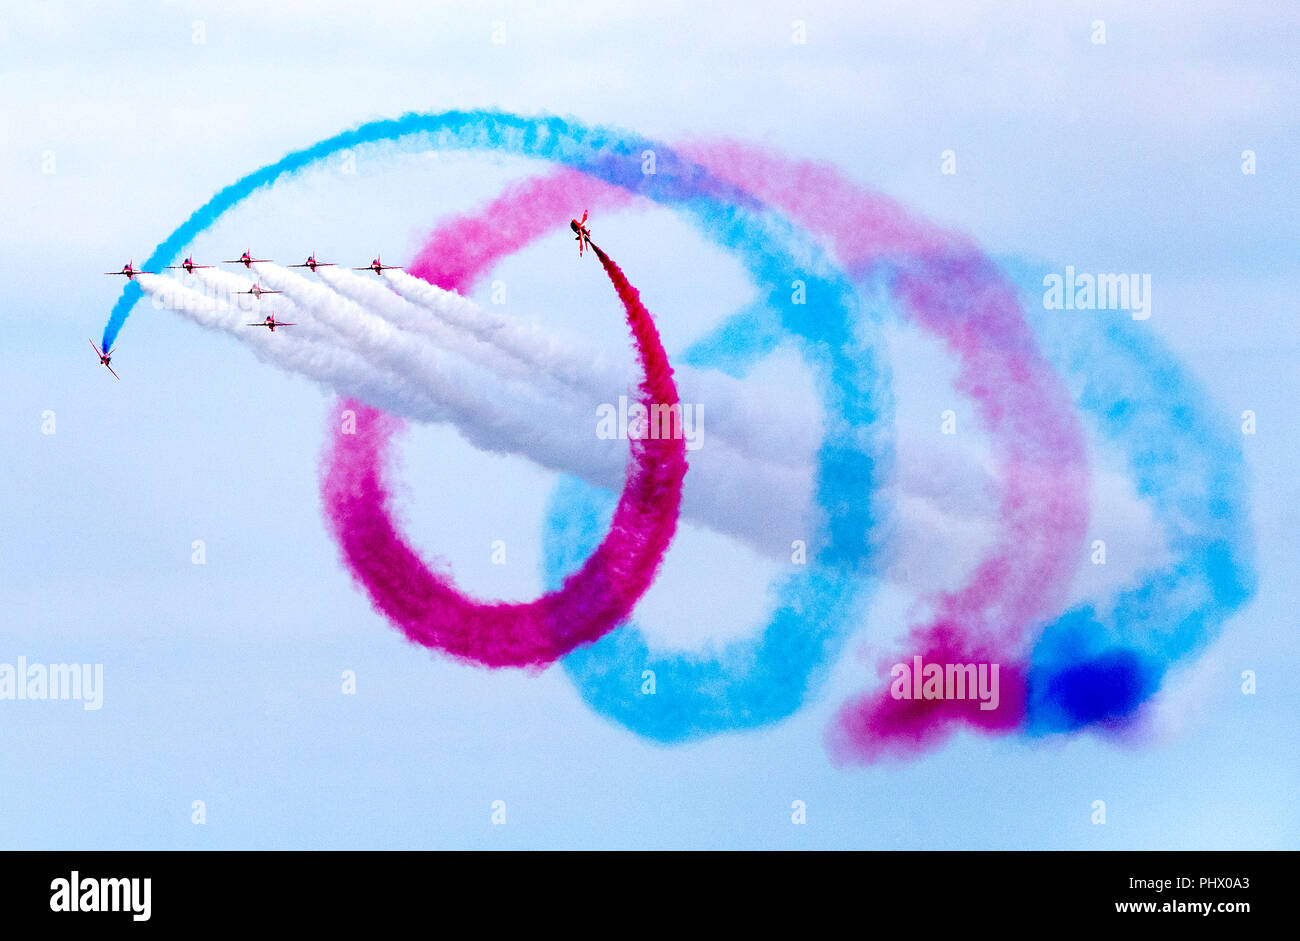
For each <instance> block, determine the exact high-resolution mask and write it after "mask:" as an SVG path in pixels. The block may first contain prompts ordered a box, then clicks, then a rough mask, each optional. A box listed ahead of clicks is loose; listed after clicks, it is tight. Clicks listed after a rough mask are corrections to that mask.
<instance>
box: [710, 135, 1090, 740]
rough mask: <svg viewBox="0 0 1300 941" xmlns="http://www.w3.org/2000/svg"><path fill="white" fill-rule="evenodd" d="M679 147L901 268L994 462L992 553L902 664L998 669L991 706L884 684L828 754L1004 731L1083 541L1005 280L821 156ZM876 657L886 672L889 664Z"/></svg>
mask: <svg viewBox="0 0 1300 941" xmlns="http://www.w3.org/2000/svg"><path fill="white" fill-rule="evenodd" d="M685 153H686V154H687V156H689V157H691V158H692V159H694V160H695V161H697V162H698V163H700V164H702V165H703V166H704V167H705V168H707V169H708V170H709V171H710V172H712V173H713V174H714V175H715V176H717V177H718V178H720V179H722V180H725V181H727V182H729V183H731V184H732V185H735V186H737V187H739V188H741V189H744V190H747V191H748V192H750V193H752V194H753V195H754V196H756V197H758V198H759V199H760V200H762V201H764V202H766V203H767V204H768V205H771V206H773V207H775V208H777V209H780V210H781V211H783V212H785V213H786V214H787V215H788V216H789V217H790V218H791V219H792V220H793V221H795V222H797V223H798V224H800V225H802V226H804V227H805V228H807V229H808V230H810V231H812V232H814V233H817V234H820V235H822V236H823V237H825V238H826V240H827V242H828V243H829V246H830V248H831V249H832V250H833V252H834V254H835V255H836V256H838V259H839V261H840V263H841V264H842V265H844V266H845V268H847V269H848V270H849V272H850V273H851V274H853V275H857V276H865V275H867V274H869V273H870V272H871V271H872V270H873V269H874V268H875V267H876V266H877V265H879V264H881V263H888V262H893V263H895V264H897V265H898V266H899V274H898V277H897V279H896V281H895V290H896V291H897V293H898V296H899V297H900V299H901V300H902V302H903V304H904V306H905V308H906V309H907V310H908V312H909V313H910V314H911V316H912V317H913V318H914V319H915V321H916V323H917V324H918V325H919V326H920V327H921V328H922V329H924V330H926V331H928V332H930V333H932V334H934V335H935V336H937V337H938V338H940V339H941V340H942V341H943V342H944V344H945V345H946V346H947V348H948V349H949V351H950V352H952V353H953V354H954V355H955V356H956V357H957V359H958V363H959V373H958V380H957V387H958V390H959V391H961V392H963V393H964V394H966V395H968V396H969V397H970V398H971V399H972V400H973V402H974V404H975V406H976V409H977V412H978V414H979V417H980V418H981V419H982V421H983V424H984V426H985V428H986V429H987V431H988V433H989V435H990V436H991V438H992V439H993V442H994V444H995V446H996V448H997V453H998V454H999V455H1000V457H1001V460H1002V467H1003V480H1002V484H1003V494H1002V499H1001V513H1000V525H999V532H998V535H997V538H996V542H995V545H994V548H993V549H992V551H991V552H990V554H989V555H988V556H987V557H986V558H985V559H984V560H983V561H982V562H981V563H980V565H979V566H978V568H977V569H976V571H975V573H974V576H973V577H972V578H971V580H970V581H969V582H968V584H967V585H966V586H965V587H964V588H962V589H961V590H959V591H957V592H955V593H952V594H945V595H943V596H941V597H939V598H937V599H935V600H934V602H935V603H934V614H933V616H932V617H931V619H930V620H929V622H928V623H925V624H921V625H917V626H915V627H913V628H912V629H911V631H910V632H909V635H908V638H907V641H906V642H905V644H904V651H905V653H904V654H903V655H902V656H901V657H900V658H899V659H901V660H904V661H908V662H910V661H911V658H912V656H914V655H916V654H920V655H921V656H922V658H923V660H924V661H925V662H927V663H939V664H946V663H973V662H985V663H1000V664H1001V669H1000V673H1001V687H1002V690H1001V703H1000V705H999V708H998V709H995V710H987V711H986V710H981V709H979V704H978V703H977V702H975V701H973V700H969V699H968V700H953V699H930V700H926V699H908V700H899V699H894V698H893V697H892V696H891V695H890V693H889V690H888V688H884V689H881V690H879V691H877V692H876V693H873V694H865V695H863V696H860V697H858V698H856V699H853V700H851V701H850V702H848V703H847V704H846V705H844V706H843V707H842V708H841V710H840V712H839V714H838V716H837V717H836V719H835V722H834V724H833V726H832V729H831V732H830V745H831V749H832V752H833V753H834V754H835V756H836V757H837V758H839V759H840V760H843V761H874V760H878V759H881V758H885V757H906V756H909V755H912V754H914V753H916V752H918V751H920V750H922V749H924V748H927V747H931V746H933V745H935V744H937V743H938V742H940V741H942V740H943V738H945V737H946V735H947V734H948V732H949V731H951V729H952V728H953V727H954V726H955V725H957V724H959V723H962V724H965V725H967V726H969V727H971V728H973V729H975V730H978V731H983V732H1005V731H1010V730H1011V729H1014V728H1016V727H1017V726H1019V725H1020V724H1021V722H1022V720H1023V717H1024V712H1025V679H1024V677H1025V672H1026V665H1025V664H1024V663H1023V659H1024V657H1025V656H1026V650H1025V648H1026V643H1027V641H1028V640H1029V639H1030V638H1029V636H1028V635H1029V632H1030V631H1031V630H1032V629H1033V628H1034V627H1035V626H1037V625H1038V624H1039V623H1040V622H1041V620H1042V619H1043V618H1045V617H1046V616H1047V615H1048V614H1050V613H1051V612H1052V611H1054V610H1055V609H1057V608H1058V607H1059V606H1060V604H1061V603H1062V602H1063V601H1064V599H1065V595H1066V591H1067V589H1068V586H1069V579H1070V576H1071V574H1072V573H1073V572H1074V569H1075V565H1076V564H1077V559H1078V558H1079V553H1080V551H1081V546H1082V542H1083V538H1084V532H1085V526H1086V524H1087V519H1088V504H1087V494H1088V480H1089V469H1088V464H1087V455H1086V451H1085V448H1084V439H1083V430H1082V427H1081V425H1080V423H1079V420H1078V418H1077V417H1076V415H1075V412H1074V409H1073V408H1072V404H1071V400H1070V395H1069V392H1068V390H1067V389H1066V388H1065V386H1064V384H1063V383H1062V382H1061V381H1060V380H1059V378H1058V377H1057V376H1056V373H1055V371H1054V370H1053V369H1052V368H1051V366H1050V364H1049V363H1048V361H1047V359H1046V358H1045V357H1044V356H1043V355H1042V354H1041V353H1040V352H1039V350H1038V347H1037V343H1036V341H1035V339H1034V336H1033V333H1032V331H1031V330H1030V328H1029V326H1028V325H1027V324H1026V323H1025V320H1024V318H1023V316H1022V314H1021V311H1020V307H1019V303H1018V301H1017V298H1016V293H1015V290H1014V289H1013V288H1012V287H1011V286H1010V285H1008V284H1007V283H1006V282H1005V281H1004V280H1003V279H1002V278H1001V276H1000V275H999V274H998V272H997V270H996V269H995V267H994V266H993V264H992V263H991V262H990V261H989V260H987V259H986V258H984V257H983V256H982V255H981V254H980V253H979V251H978V250H977V249H976V248H975V247H974V246H973V244H972V243H970V242H969V241H968V240H966V239H964V238H960V237H958V236H956V235H953V234H951V233H948V232H945V231H943V230H941V229H938V228H936V227H934V226H931V225H928V224H924V223H921V222H917V221H915V220H913V219H912V218H911V217H910V216H909V215H908V213H907V212H906V211H905V210H904V209H903V208H902V207H901V206H899V205H898V204H897V203H895V202H893V201H892V200H890V199H888V198H886V197H884V196H881V195H879V194H876V193H871V192H868V191H866V190H864V189H863V188H862V187H860V186H859V185H858V184H855V183H853V182H851V181H849V180H847V179H846V178H844V177H843V176H841V175H840V174H839V173H838V171H836V170H835V169H833V168H831V167H829V166H824V165H818V164H813V163H806V162H792V161H789V160H787V159H785V158H783V157H780V156H777V155H774V154H770V153H767V152H764V151H760V150H758V149H756V148H753V147H751V146H748V145H745V144H741V143H738V142H730V141H727V142H721V143H705V144H701V145H698V146H695V147H691V148H687V149H686V150H685ZM881 666H882V673H887V672H888V670H889V662H888V661H886V662H885V663H882V664H881ZM913 679H914V682H917V683H918V684H919V682H920V678H919V677H915V678H913Z"/></svg>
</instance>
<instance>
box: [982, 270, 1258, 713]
mask: <svg viewBox="0 0 1300 941" xmlns="http://www.w3.org/2000/svg"><path fill="white" fill-rule="evenodd" d="M1002 266H1003V267H1004V269H1006V268H1015V269H1016V280H1017V281H1018V283H1020V284H1021V285H1022V287H1023V290H1024V291H1025V292H1026V293H1027V294H1028V295H1029V296H1030V298H1031V299H1030V300H1029V301H1028V302H1027V303H1026V304H1025V305H1024V307H1025V309H1026V310H1027V311H1029V312H1030V316H1031V321H1032V323H1033V325H1034V328H1035V331H1036V332H1037V334H1038V336H1039V339H1040V342H1041V344H1042V348H1043V351H1044V353H1045V355H1047V357H1048V358H1049V360H1050V361H1051V362H1052V363H1053V365H1054V366H1056V368H1057V370H1058V371H1060V373H1061V375H1062V376H1063V377H1064V378H1065V380H1066V382H1067V383H1068V384H1069V385H1070V386H1071V388H1072V392H1073V394H1074V396H1075V400H1076V404H1077V405H1078V407H1079V408H1082V409H1084V410H1086V411H1088V412H1090V413H1092V415H1093V416H1094V417H1095V419H1096V422H1097V426H1098V428H1099V429H1100V433H1101V434H1102V435H1103V437H1105V438H1106V439H1108V440H1110V441H1112V442H1113V443H1114V444H1116V445H1117V446H1118V447H1119V448H1120V449H1121V450H1122V452H1123V454H1124V455H1125V457H1126V458H1127V460H1128V462H1129V466H1130V469H1131V470H1132V472H1133V474H1134V481H1135V484H1136V488H1137V492H1138V494H1139V495H1140V496H1142V497H1144V498H1146V499H1148V500H1150V501H1151V503H1152V505H1153V507H1154V510H1155V516H1156V519H1157V520H1158V521H1159V523H1160V525H1161V526H1162V528H1163V530H1164V534H1165V540H1166V543H1167V545H1168V548H1169V551H1170V553H1171V554H1172V556H1173V557H1174V561H1173V562H1172V564H1170V565H1169V566H1167V567H1166V568H1163V569H1161V570H1158V571H1155V572H1151V573H1148V574H1146V575H1145V576H1144V577H1143V578H1142V580H1141V582H1140V583H1139V584H1138V585H1137V586H1136V587H1133V588H1130V589H1128V590H1125V591H1123V592H1121V593H1120V594H1119V595H1118V597H1117V598H1116V599H1115V602H1114V605H1113V607H1111V609H1110V610H1109V611H1108V612H1107V613H1105V614H1104V615H1103V614H1101V613H1099V612H1098V611H1097V609H1096V607H1095V606H1093V605H1081V606H1078V607H1076V608H1074V609H1072V610H1070V611H1067V612H1066V613H1065V614H1063V615H1062V616H1061V617H1060V618H1058V619H1056V620H1055V621H1054V622H1052V623H1051V624H1049V625H1048V626H1047V627H1046V628H1045V629H1044V630H1043V633H1042V635H1041V637H1040V638H1039V641H1038V643H1037V645H1036V646H1035V648H1034V651H1033V654H1032V658H1031V661H1030V671H1029V675H1028V686H1029V702H1028V715H1027V718H1026V724H1027V728H1028V731H1029V732H1030V733H1031V734H1039V735H1041V734H1048V733H1052V732H1069V731H1074V730H1076V729H1080V728H1083V727H1085V726H1090V725H1102V726H1106V725H1111V724H1115V723H1117V722H1119V721H1121V720H1123V719H1124V718H1126V717H1129V716H1131V715H1132V714H1133V713H1134V712H1135V711H1136V710H1137V709H1138V707H1139V706H1140V705H1141V704H1142V703H1143V702H1145V701H1146V700H1148V699H1150V697H1151V696H1152V695H1153V694H1154V693H1155V692H1156V691H1157V690H1158V689H1159V687H1160V685H1161V683H1162V681H1163V680H1164V678H1165V675H1166V673H1167V671H1168V670H1169V669H1170V668H1171V667H1172V666H1174V665H1175V664H1176V663H1178V662H1180V661H1182V660H1185V659H1186V658H1188V657H1191V656H1193V655H1195V654H1196V653H1198V652H1199V651H1200V650H1202V649H1203V648H1204V647H1205V646H1206V645H1207V644H1208V643H1209V642H1210V641H1211V640H1213V639H1214V638H1215V637H1216V636H1218V634H1219V632H1220V630H1221V629H1222V626H1223V624H1224V622H1225V621H1226V620H1227V619H1228V618H1229V617H1230V616H1231V615H1232V614H1233V612H1235V611H1236V610H1237V609H1238V608H1240V607H1241V605H1242V604H1244V603H1245V602H1246V600H1247V599H1248V598H1250V596H1251V595H1252V594H1253V593H1254V590H1255V574H1254V567H1253V558H1252V550H1251V544H1250V532H1249V527H1248V524H1247V520H1246V514H1245V506H1246V493H1245V489H1246V488H1245V481H1244V479H1243V477H1244V473H1243V459H1242V447H1241V440H1240V438H1239V437H1236V436H1234V434H1233V431H1232V427H1233V426H1232V422H1231V420H1227V421H1225V420H1224V419H1223V418H1221V417H1218V416H1215V415H1214V414H1213V411H1212V409H1211V407H1210V405H1209V404H1208V399H1207V396H1206V394H1205V392H1204V391H1203V390H1202V389H1201V388H1200V386H1199V385H1198V384H1197V383H1196V382H1195V381H1194V380H1193V379H1192V378H1191V377H1190V376H1188V375H1187V374H1186V372H1185V371H1184V370H1183V368H1182V367H1181V366H1180V365H1179V364H1178V363H1177V362H1176V361H1175V360H1174V359H1173V357H1172V356H1171V355H1170V354H1169V352H1168V351H1166V350H1165V349H1163V348H1162V347H1161V345H1160V344H1159V342H1158V341H1157V340H1156V339H1155V337H1154V335H1153V333H1152V331H1151V329H1150V328H1149V327H1148V326H1146V324H1145V322H1135V321H1133V320H1132V319H1131V318H1130V317H1129V316H1128V315H1127V314H1126V313H1125V312H1123V311H1104V310H1103V311H1072V312H1067V311H1059V310H1044V309H1043V305H1042V304H1041V302H1040V300H1039V299H1040V298H1041V294H1042V287H1041V285H1042V283H1043V275H1044V274H1045V273H1046V269H1043V268H1041V267H1040V266H1038V265H1028V264H1024V263H1016V262H1003V263H1002Z"/></svg>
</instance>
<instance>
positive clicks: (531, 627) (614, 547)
mask: <svg viewBox="0 0 1300 941" xmlns="http://www.w3.org/2000/svg"><path fill="white" fill-rule="evenodd" d="M592 249H593V250H594V251H595V253H596V255H597V257H598V258H599V259H600V262H601V265H602V266H603V267H604V269H605V272H606V274H608V276H609V279H610V282H611V283H612V284H613V285H614V288H615V290H616V291H617V292H618V296H619V300H620V301H621V302H622V304H623V306H624V309H625V310H626V312H627V322H628V326H629V327H630V328H631V331H632V336H633V339H634V341H635V345H636V349H637V354H638V357H639V359H640V362H641V364H642V367H643V369H644V378H643V380H642V382H641V384H640V389H639V397H638V400H639V401H640V402H641V403H642V404H643V405H645V406H646V408H647V409H649V408H650V407H651V406H656V407H659V406H665V407H668V408H677V407H679V404H678V399H677V388H676V385H675V383H674V381H673V371H672V367H671V366H670V365H669V363H668V355H667V354H666V353H665V352H664V349H663V345H662V344H661V342H660V340H659V333H658V330H657V329H656V328H655V325H654V321H653V320H652V319H651V316H650V313H649V312H648V311H647V310H646V309H645V307H644V305H643V304H642V303H641V300H640V296H639V294H638V292H637V290H636V289H635V288H634V287H633V286H632V285H631V284H629V283H628V281H627V278H626V277H625V276H624V275H623V272H622V271H621V270H620V269H619V267H618V265H616V264H615V263H614V262H613V261H612V260H611V259H610V258H609V256H608V255H606V254H605V253H604V252H603V251H601V250H600V249H599V248H598V247H596V246H595V245H592ZM348 407H351V408H353V409H355V410H356V411H357V416H358V417H357V427H356V430H357V432H358V433H357V434H355V435H349V434H340V435H338V436H337V437H336V440H335V446H334V452H333V454H332V455H331V456H330V458H329V459H328V461H327V464H326V469H325V471H324V474H323V479H322V492H323V494H324V496H325V503H326V508H327V515H328V518H329V522H330V525H331V528H332V530H333V531H334V534H335V536H336V538H337V539H338V540H339V544H340V546H341V548H342V551H343V557H344V561H345V562H346V563H347V565H348V567H349V569H350V570H351V571H352V574H353V576H354V577H355V578H356V579H357V581H358V582H359V583H360V584H361V585H362V586H363V587H364V588H365V590H366V591H367V592H368V593H369V595H370V597H371V600H372V601H373V603H374V604H375V607H376V608H378V609H379V610H380V611H382V612H383V613H384V614H385V615H387V616H388V617H389V618H390V619H391V620H392V621H393V622H394V623H395V624H397V625H398V626H399V627H400V628H401V630H402V631H403V633H405V634H406V636H407V637H408V638H410V639H411V640H412V641H414V642H416V643H419V644H422V645H424V646H426V647H431V648H435V649H438V650H442V651H445V652H447V653H449V654H451V655H453V656H455V657H459V658H462V659H465V660H471V661H474V662H477V663H481V664H485V665H487V666H492V667H502V666H511V667H540V666H544V665H546V664H548V663H551V662H553V661H554V660H555V659H556V658H558V657H560V656H563V655H564V654H565V653H567V652H569V651H570V650H572V649H573V648H574V647H575V646H577V645H578V644H582V643H588V642H590V641H593V640H595V639H596V638H598V637H600V636H601V635H602V634H604V633H605V632H606V631H608V630H610V629H611V628H612V627H614V625H616V624H618V623H619V622H620V621H622V620H623V619H624V618H626V617H627V616H628V614H630V613H631V611H632V607H633V606H634V605H635V604H636V601H637V599H639V598H640V597H641V595H642V594H643V593H644V592H645V590H646V589H647V588H649V586H650V583H651V582H652V581H653V579H654V575H655V572H656V571H657V570H658V567H659V564H660V562H661V561H662V559H663V555H664V552H665V551H667V548H668V545H669V543H670V542H671V541H672V537H673V533H674V532H675V531H676V527H677V515H678V510H679V507H680V505H681V494H682V480H683V478H684V477H685V474H686V448H685V444H684V442H683V440H682V439H681V438H680V437H676V438H673V437H655V438H649V437H642V438H630V439H629V451H630V462H629V465H628V473H627V482H626V485H625V487H624V489H623V493H622V495H621V496H620V498H619V502H618V507H617V509H616V510H615V511H614V518H613V521H612V522H611V524H610V527H609V532H608V534H607V535H606V536H605V538H604V540H603V541H602V542H601V544H600V545H599V546H598V547H597V548H596V550H595V551H594V552H593V553H592V554H591V555H590V556H589V557H588V558H587V560H586V561H585V562H584V563H583V565H582V566H581V568H580V569H578V571H577V572H575V573H573V574H572V575H570V576H568V577H567V578H566V579H565V580H564V585H563V587H561V588H560V589H559V590H558V591H552V592H548V593H547V594H545V595H543V596H542V597H540V598H538V599H536V600H534V601H531V602H527V603H505V602H500V603H490V602H489V603H482V602H476V601H474V600H472V599H470V598H468V597H466V596H465V595H464V594H462V593H461V592H460V591H459V590H457V588H456V586H455V584H454V583H453V582H452V580H451V578H450V576H449V575H446V574H442V573H439V572H435V571H433V570H431V569H429V568H428V567H427V566H426V565H424V564H423V563H422V562H421V561H420V560H419V558H418V556H417V555H416V553H415V551H414V550H413V549H411V548H410V547H409V546H408V545H407V544H406V543H405V542H404V541H403V539H402V538H401V536H399V535H398V534H397V533H396V531H395V530H394V528H393V526H392V521H391V519H390V517H389V504H390V503H391V498H390V496H389V494H388V491H387V489H386V487H385V485H384V481H383V478H382V457H383V455H384V453H385V451H386V448H387V442H388V440H389V437H390V435H391V432H392V431H393V430H394V428H395V424H394V422H392V421H391V420H390V419H388V418H387V417H386V416H383V415H382V414H379V413H376V412H375V411H374V410H372V409H368V408H365V407H364V406H360V405H359V404H356V403H350V404H349V406H348ZM340 427H341V426H340ZM376 455H378V456H379V457H380V460H379V461H377V460H376Z"/></svg>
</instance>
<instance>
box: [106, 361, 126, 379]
mask: <svg viewBox="0 0 1300 941" xmlns="http://www.w3.org/2000/svg"><path fill="white" fill-rule="evenodd" d="M104 368H105V369H107V370H108V371H109V372H111V373H113V378H114V379H117V380H121V378H122V377H121V376H119V375H118V374H117V372H116V371H115V370H114V369H113V367H112V366H110V365H108V363H105V364H104Z"/></svg>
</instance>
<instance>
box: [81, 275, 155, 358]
mask: <svg viewBox="0 0 1300 941" xmlns="http://www.w3.org/2000/svg"><path fill="white" fill-rule="evenodd" d="M136 273H137V274H148V272H147V271H146V272H136ZM109 274H116V272H112V271H110V272H109ZM90 348H91V349H92V350H94V351H95V355H96V356H98V357H99V363H100V365H101V366H103V367H104V368H105V369H107V370H108V371H109V372H111V373H113V378H114V379H121V378H122V377H121V376H119V375H118V374H117V373H116V372H114V371H113V367H112V366H110V365H108V364H109V363H111V362H112V361H113V351H112V350H109V351H108V352H107V353H105V352H102V351H101V350H100V348H99V347H97V346H96V345H95V341H94V340H91V341H90Z"/></svg>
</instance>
